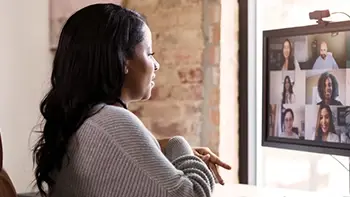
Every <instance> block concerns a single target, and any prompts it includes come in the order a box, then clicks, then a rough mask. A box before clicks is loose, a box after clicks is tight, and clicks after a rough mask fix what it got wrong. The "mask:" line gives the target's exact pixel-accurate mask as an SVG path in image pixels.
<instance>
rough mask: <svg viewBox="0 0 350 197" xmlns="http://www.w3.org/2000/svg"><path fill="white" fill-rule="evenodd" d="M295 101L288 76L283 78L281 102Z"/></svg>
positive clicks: (290, 102)
mask: <svg viewBox="0 0 350 197" xmlns="http://www.w3.org/2000/svg"><path fill="white" fill-rule="evenodd" d="M294 102H295V95H294V92H293V84H292V82H291V80H290V77H289V76H286V77H285V78H284V82H283V92H282V104H292V103H294Z"/></svg>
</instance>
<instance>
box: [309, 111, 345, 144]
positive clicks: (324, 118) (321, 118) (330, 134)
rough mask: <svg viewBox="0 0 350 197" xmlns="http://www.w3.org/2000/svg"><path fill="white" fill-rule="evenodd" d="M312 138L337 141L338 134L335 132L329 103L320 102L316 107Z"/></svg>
mask: <svg viewBox="0 0 350 197" xmlns="http://www.w3.org/2000/svg"><path fill="white" fill-rule="evenodd" d="M314 140H316V141H323V142H339V136H338V135H337V134H336V132H335V127H334V119H333V114H332V111H331V108H330V107H329V105H325V104H321V105H320V108H319V109H318V114H317V123H316V131H315V134H314Z"/></svg>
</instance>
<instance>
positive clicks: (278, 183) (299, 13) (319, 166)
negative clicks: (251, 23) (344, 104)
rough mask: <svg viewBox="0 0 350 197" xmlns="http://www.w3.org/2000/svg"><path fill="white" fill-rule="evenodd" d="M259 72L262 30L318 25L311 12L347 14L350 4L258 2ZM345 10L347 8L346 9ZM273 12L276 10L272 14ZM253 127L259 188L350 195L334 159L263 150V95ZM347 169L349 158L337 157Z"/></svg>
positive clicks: (339, 0)
mask: <svg viewBox="0 0 350 197" xmlns="http://www.w3.org/2000/svg"><path fill="white" fill-rule="evenodd" d="M256 3H257V5H256V6H257V10H256V14H257V18H258V20H256V21H257V23H256V36H257V37H256V40H257V43H256V48H255V49H256V65H255V66H256V67H255V68H254V69H255V70H256V73H262V70H261V68H262V31H263V30H267V29H277V28H284V27H293V26H302V25H308V24H315V21H310V20H309V19H308V13H309V12H311V11H314V10H318V9H330V11H331V12H335V11H345V12H347V13H349V12H350V10H349V9H348V7H349V5H350V2H348V1H342V0H334V1H332V2H329V1H328V0H309V1H302V0H269V1H268V2H261V1H256ZM344 8H345V9H344ZM271 10H274V11H273V12H271ZM331 19H332V20H335V21H337V20H348V18H347V17H346V16H343V15H334V16H333V17H331ZM261 80H262V75H261V74H259V75H257V77H256V79H255V81H256V87H257V89H256V90H255V91H256V92H255V93H256V95H262V89H261V85H260V84H261V83H262V81H261ZM254 98H256V99H255V100H254V101H255V103H256V105H257V107H256V109H255V113H256V114H258V115H257V116H256V119H254V122H253V124H254V125H257V127H256V132H257V133H256V135H257V141H256V143H257V144H256V146H257V148H256V154H257V160H256V175H257V177H256V181H257V184H258V185H259V186H267V187H280V188H290V189H302V190H309V191H326V190H328V191H332V192H334V193H343V194H345V193H348V192H349V189H348V188H349V174H348V172H347V170H346V169H344V167H342V166H341V165H340V164H339V163H338V162H337V161H336V160H335V159H334V158H333V157H332V156H330V155H324V154H314V153H307V152H299V151H291V150H283V149H274V148H267V147H261V128H260V125H261V121H262V118H261V115H260V114H261V111H260V109H261V108H262V105H261V96H256V97H254ZM335 158H337V159H338V160H339V161H340V162H343V164H344V165H345V166H348V162H349V160H348V158H346V157H338V156H336V157H335Z"/></svg>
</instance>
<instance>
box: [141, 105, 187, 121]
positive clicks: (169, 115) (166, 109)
mask: <svg viewBox="0 0 350 197" xmlns="http://www.w3.org/2000/svg"><path fill="white" fill-rule="evenodd" d="M181 107H182V106H181V104H180V103H176V102H167V101H156V102H148V103H147V104H146V105H143V107H142V109H143V110H142V111H141V116H142V117H151V118H152V119H155V120H164V121H169V120H179V119H180V118H181V115H182V109H181Z"/></svg>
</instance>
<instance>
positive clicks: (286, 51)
mask: <svg viewBox="0 0 350 197" xmlns="http://www.w3.org/2000/svg"><path fill="white" fill-rule="evenodd" d="M289 55H290V45H289V42H288V41H285V42H284V43H283V56H284V58H285V59H288V57H289Z"/></svg>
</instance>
